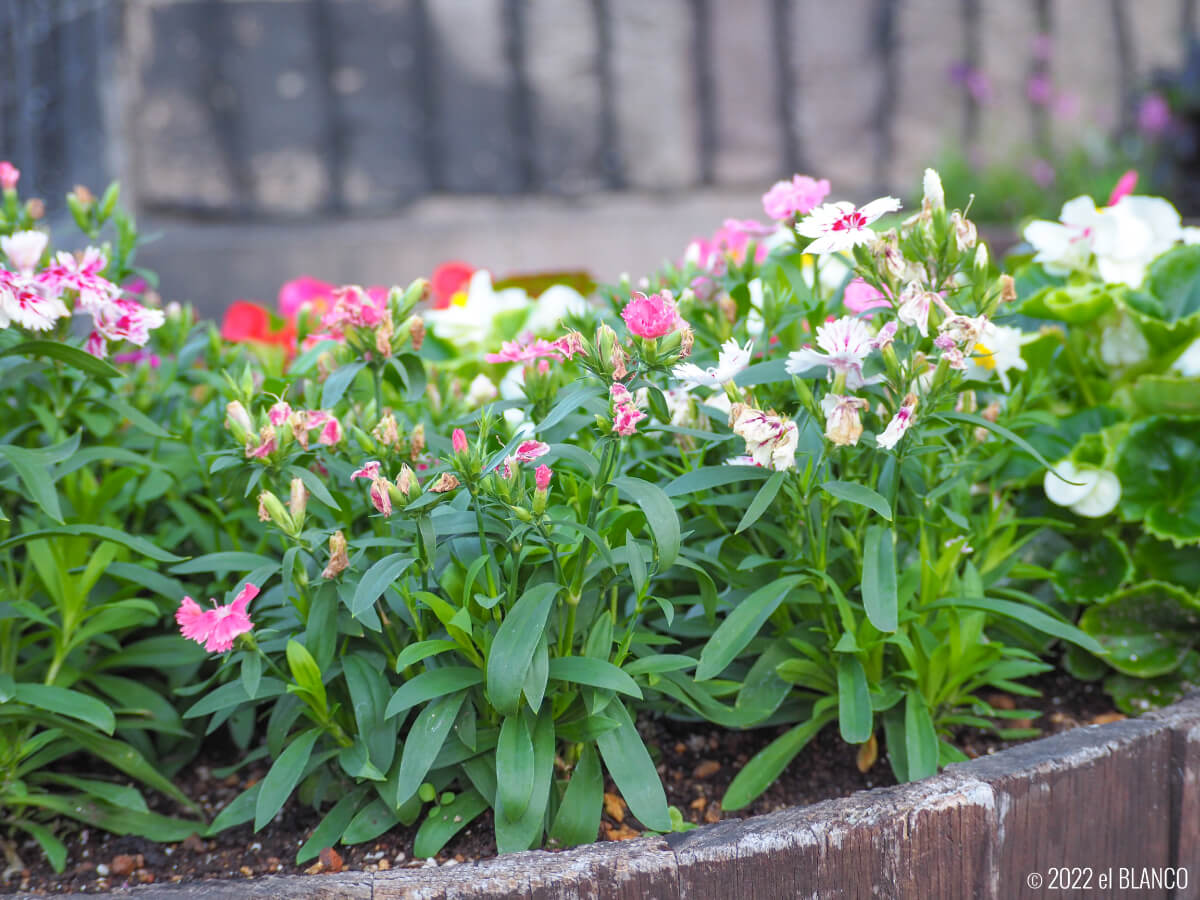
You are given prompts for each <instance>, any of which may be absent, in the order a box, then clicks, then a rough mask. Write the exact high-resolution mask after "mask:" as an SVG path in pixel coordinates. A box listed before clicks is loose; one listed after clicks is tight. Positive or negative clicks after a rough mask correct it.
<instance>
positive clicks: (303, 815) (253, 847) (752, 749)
mask: <svg viewBox="0 0 1200 900" xmlns="http://www.w3.org/2000/svg"><path fill="white" fill-rule="evenodd" d="M1030 685H1031V686H1032V687H1035V688H1037V689H1038V690H1040V691H1041V692H1042V696H1041V697H1038V698H1026V697H1008V696H1007V695H989V696H988V697H987V698H986V699H987V700H988V701H989V702H990V703H992V705H993V706H994V707H996V708H1014V707H1015V708H1016V709H1029V710H1036V711H1038V713H1040V715H1039V716H1038V717H1036V718H1033V719H1032V720H1031V721H1028V722H1026V721H1019V720H1018V721H1015V722H1014V721H1008V722H1005V723H1004V724H1005V726H1006V727H1026V726H1030V725H1031V726H1032V727H1034V728H1037V729H1039V730H1040V732H1041V736H1045V735H1049V734H1056V733H1058V732H1061V731H1067V730H1069V729H1071V728H1075V727H1077V726H1080V725H1089V724H1103V723H1104V722H1108V721H1114V720H1115V719H1119V718H1122V716H1120V714H1118V713H1115V712H1114V710H1113V705H1112V702H1111V701H1110V700H1109V699H1108V697H1107V696H1105V694H1104V692H1103V691H1102V690H1101V688H1100V686H1099V684H1094V683H1085V682H1079V681H1075V680H1074V679H1071V678H1070V677H1068V676H1066V675H1064V674H1062V673H1048V674H1046V675H1044V676H1041V677H1040V678H1037V679H1032V680H1031V681H1030ZM639 727H640V730H641V731H642V733H643V735H644V737H645V738H646V740H647V743H648V744H649V745H650V747H651V750H652V752H653V753H655V755H656V759H657V760H658V762H659V772H660V773H661V775H662V778H663V784H664V785H665V787H666V790H667V798H668V802H670V803H671V804H673V805H675V806H676V807H678V808H679V810H680V812H681V813H683V816H684V818H686V819H687V820H688V821H690V822H693V823H696V824H705V823H712V822H718V821H720V820H721V819H722V818H725V817H726V815H727V814H726V813H724V812H723V811H722V809H721V807H720V802H719V801H720V797H721V796H722V795H723V794H724V792H725V789H726V788H727V787H728V785H729V782H730V781H731V780H732V778H733V776H734V775H735V774H736V773H737V772H738V770H739V769H740V767H741V766H742V765H744V764H745V762H746V761H747V760H748V759H750V757H751V756H753V755H754V754H755V753H757V752H758V751H759V750H761V749H763V748H764V747H765V746H766V745H767V744H769V743H770V742H771V741H772V740H774V739H775V738H776V737H778V736H779V735H780V734H781V733H782V732H783V731H784V730H786V729H785V728H767V729H759V730H755V731H748V732H730V731H724V730H721V729H717V728H714V727H712V726H710V725H704V724H694V723H684V722H672V721H667V720H662V719H646V720H644V721H642V722H641V723H640V726H639ZM956 742H957V744H958V746H959V747H960V748H961V749H962V750H963V751H964V752H965V753H966V754H967V755H968V756H972V757H975V756H981V755H985V754H988V753H994V752H996V751H997V750H1000V749H1003V748H1004V747H1006V746H1010V745H1011V744H1012V743H1016V741H1004V740H1001V739H999V738H996V737H995V736H994V735H991V736H989V735H986V734H983V733H981V732H978V731H964V732H962V733H961V734H959V735H958V736H957V741H956ZM226 752H227V751H226ZM869 755H870V754H869V753H865V754H861V753H860V752H859V748H856V747H854V746H850V745H847V744H845V743H844V742H843V741H842V740H841V738H840V736H839V735H838V732H837V725H836V723H835V724H833V725H831V726H829V727H827V728H826V729H824V730H823V731H822V732H821V733H820V734H819V735H818V736H817V737H816V738H815V739H814V740H813V741H812V742H811V743H810V744H809V745H808V746H807V747H806V748H805V749H804V751H802V752H801V754H800V755H799V756H798V757H797V758H796V759H795V760H794V761H793V762H792V764H791V765H790V766H788V768H787V769H786V770H785V771H784V773H783V774H782V776H781V777H780V778H779V779H778V780H777V781H776V782H775V784H774V785H772V786H771V787H770V788H769V789H768V790H767V791H766V792H765V793H764V794H763V795H762V796H760V797H759V798H758V799H757V800H756V801H755V802H754V803H753V804H752V805H751V806H750V807H748V808H747V809H744V810H738V811H737V812H736V813H731V814H728V817H730V818H733V817H744V816H747V815H756V814H759V813H766V812H771V811H774V810H777V809H781V808H784V807H787V806H803V805H807V804H811V803H817V802H819V801H822V800H829V799H832V798H836V797H844V796H847V795H849V794H852V793H854V792H855V791H860V790H867V789H870V788H876V787H884V786H887V785H891V784H895V778H894V776H893V775H892V771H891V768H890V767H889V765H888V762H887V759H886V755H885V754H884V753H883V752H882V751H881V752H880V753H879V754H878V758H877V759H876V760H875V761H874V763H873V764H871V765H868V764H869V763H871V760H870V759H869ZM230 762H232V760H230V759H229V758H227V757H226V758H222V757H221V756H220V748H212V749H210V751H209V752H208V754H207V758H205V759H202V760H201V761H199V762H198V763H197V764H195V765H193V766H191V767H189V768H188V769H187V770H186V774H185V775H184V776H183V777H182V778H181V779H180V787H181V788H182V790H183V791H184V792H185V793H186V794H187V795H188V796H190V797H192V798H193V799H194V800H196V801H197V802H198V803H199V804H200V806H201V807H202V808H203V810H204V812H205V815H206V816H208V817H209V818H210V819H211V817H212V816H214V815H215V814H216V813H217V812H218V811H219V810H220V809H221V808H222V807H224V806H225V805H226V804H227V803H229V802H230V801H231V800H232V799H233V798H234V797H236V796H237V795H238V794H239V793H240V792H241V791H243V790H245V789H246V788H247V787H249V786H250V785H251V784H253V783H254V782H255V781H256V780H258V779H261V778H262V777H263V776H264V775H265V774H266V766H265V765H263V764H259V765H255V766H250V767H247V768H246V769H243V770H241V771H239V772H238V773H236V774H233V775H229V776H227V777H225V778H218V777H216V776H215V775H214V774H213V770H214V769H219V768H220V767H221V766H226V765H228V764H229V763H230ZM864 768H865V771H863V769H864ZM606 790H607V793H606V794H605V804H604V805H605V814H604V817H603V820H602V823H601V827H600V833H599V835H598V837H599V839H601V840H624V839H629V838H634V837H639V836H641V833H642V832H641V827H640V825H639V824H638V822H637V821H636V820H635V819H634V818H633V817H632V815H631V814H630V813H629V811H628V809H627V808H626V806H625V804H624V802H623V800H622V799H621V798H620V796H619V795H618V794H617V793H616V788H615V787H614V786H613V785H612V784H611V783H609V785H608V787H607V789H606ZM148 799H149V797H148ZM171 807H172V804H170V803H167V802H162V801H161V798H160V803H159V805H158V806H157V807H156V808H157V810H158V811H160V812H164V813H169V814H176V813H177V811H176V810H174V809H172V808H171ZM318 821H320V816H319V815H318V814H317V813H314V812H313V810H312V809H310V808H308V807H306V806H304V805H302V804H300V803H298V802H296V801H295V800H294V799H293V800H292V801H290V802H289V803H288V805H287V806H285V807H284V809H283V811H282V812H281V814H280V815H278V816H276V818H275V820H274V821H273V822H271V823H270V824H268V825H267V826H266V827H265V828H263V830H262V831H260V832H258V833H257V834H255V833H254V832H253V830H252V829H251V827H250V826H249V825H243V826H239V827H237V828H233V829H230V830H228V831H225V832H223V833H222V834H220V835H218V836H217V837H215V838H212V839H209V840H205V839H202V838H200V837H199V836H197V835H193V836H191V837H190V838H188V839H187V840H185V841H182V842H179V843H175V844H157V843H154V842H152V841H147V840H144V839H142V838H134V837H116V836H113V835H109V834H106V833H103V832H100V831H98V830H97V829H94V828H76V827H75V826H73V825H72V824H71V823H67V824H66V827H67V828H70V829H71V830H70V831H68V832H66V833H64V834H62V835H61V837H62V838H63V839H64V841H65V842H66V844H67V847H68V859H67V867H66V870H65V871H64V872H63V873H62V874H61V875H60V874H57V873H55V872H54V871H53V869H51V868H50V866H49V864H48V863H47V862H46V861H45V859H44V858H42V856H41V852H40V851H39V850H38V849H37V847H36V845H34V844H32V843H31V842H30V843H26V844H23V845H21V846H19V847H18V850H19V852H20V855H21V856H22V858H23V859H24V861H25V862H26V863H27V864H28V868H26V869H25V870H23V871H20V872H16V873H14V875H13V877H11V878H10V879H9V880H7V881H5V882H3V883H0V894H2V893H11V892H14V891H18V892H22V893H29V894H33V895H41V894H55V893H63V892H82V893H86V892H100V891H108V890H113V889H115V888H119V887H122V886H126V885H135V884H162V883H173V882H180V881H194V880H197V879H202V878H235V879H236V878H251V877H254V876H255V875H264V874H271V873H282V874H299V873H308V874H310V875H313V876H314V877H319V876H320V874H321V873H323V872H332V871H348V870H359V871H362V870H366V871H375V870H381V869H390V868H396V867H400V866H411V867H417V866H433V865H441V866H448V865H455V864H457V863H461V862H464V861H466V860H471V859H479V858H484V857H488V856H494V855H495V853H496V845H495V841H494V840H493V838H492V823H491V819H490V814H486V815H484V816H481V817H480V818H479V819H477V820H476V821H475V822H473V823H472V824H471V825H469V826H468V827H467V828H465V829H464V830H463V831H462V832H460V833H459V834H458V836H457V837H456V838H455V839H454V840H453V841H451V842H450V844H449V845H448V846H447V848H446V849H445V850H444V851H443V852H442V853H441V854H439V855H438V857H437V858H436V859H435V860H414V859H413V858H412V848H413V837H414V835H415V834H416V826H413V827H411V828H401V827H398V828H395V829H393V830H392V831H390V832H388V833H387V834H385V835H383V836H382V837H380V838H378V839H376V840H374V841H369V842H367V843H364V844H359V845H356V846H353V847H343V846H339V847H337V848H336V850H333V851H327V852H324V853H322V856H321V858H320V859H319V860H310V861H308V862H306V863H305V864H304V865H296V862H295V857H296V851H297V849H298V848H299V847H300V845H301V844H303V843H304V842H305V841H306V840H307V838H308V836H309V834H310V833H311V831H312V829H313V827H314V826H315V825H316V824H317V822H318ZM418 824H419V823H418ZM64 830H65V829H64Z"/></svg>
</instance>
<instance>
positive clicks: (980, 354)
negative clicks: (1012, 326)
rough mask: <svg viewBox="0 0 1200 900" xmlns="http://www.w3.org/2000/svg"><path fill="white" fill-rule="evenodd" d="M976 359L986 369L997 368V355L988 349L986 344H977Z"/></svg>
mask: <svg viewBox="0 0 1200 900" xmlns="http://www.w3.org/2000/svg"><path fill="white" fill-rule="evenodd" d="M975 357H976V360H977V361H978V363H979V364H980V365H981V366H983V367H984V368H985V369H994V368H996V355H995V354H994V353H993V352H992V351H991V350H990V349H988V346H987V345H986V344H980V343H978V342H976V344H975Z"/></svg>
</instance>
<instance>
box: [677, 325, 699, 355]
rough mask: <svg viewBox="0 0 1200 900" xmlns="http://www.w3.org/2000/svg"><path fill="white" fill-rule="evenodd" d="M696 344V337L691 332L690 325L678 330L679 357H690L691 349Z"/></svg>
mask: <svg viewBox="0 0 1200 900" xmlns="http://www.w3.org/2000/svg"><path fill="white" fill-rule="evenodd" d="M695 343H696V335H695V333H694V332H693V331H692V328H691V326H690V325H684V326H683V328H681V329H679V355H680V356H681V357H685V358H686V357H688V356H691V355H692V347H693V346H694V345H695Z"/></svg>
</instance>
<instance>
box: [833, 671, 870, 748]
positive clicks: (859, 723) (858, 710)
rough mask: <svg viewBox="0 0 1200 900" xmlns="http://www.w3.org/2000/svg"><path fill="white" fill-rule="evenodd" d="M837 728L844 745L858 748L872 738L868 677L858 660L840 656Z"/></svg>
mask: <svg viewBox="0 0 1200 900" xmlns="http://www.w3.org/2000/svg"><path fill="white" fill-rule="evenodd" d="M837 683H838V727H839V728H840V730H841V733H842V740H843V741H845V742H846V743H847V744H861V743H863V742H865V741H867V740H869V739H870V737H871V732H872V731H873V730H874V729H873V727H872V726H873V722H874V716H873V710H872V709H871V689H870V687H869V685H868V684H867V673H866V671H865V670H864V669H863V665H862V663H861V662H859V661H858V657H857V656H852V655H850V654H849V653H843V654H841V655H840V656H839V657H838V661H837Z"/></svg>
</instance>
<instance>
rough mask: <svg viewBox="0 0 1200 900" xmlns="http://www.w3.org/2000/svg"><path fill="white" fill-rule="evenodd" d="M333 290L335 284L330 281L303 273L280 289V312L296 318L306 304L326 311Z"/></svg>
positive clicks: (285, 315) (317, 309)
mask: <svg viewBox="0 0 1200 900" xmlns="http://www.w3.org/2000/svg"><path fill="white" fill-rule="evenodd" d="M333 292H334V286H333V285H332V284H330V283H329V282H327V281H321V280H320V279H318V278H313V277H311V276H309V275H301V276H300V277H299V278H293V279H292V280H291V281H288V282H286V283H284V285H283V287H281V288H280V289H279V312H280V313H281V314H283V316H284V317H286V318H288V319H294V318H295V317H296V314H297V313H299V312H300V310H301V309H303V308H305V307H306V306H307V307H310V308H312V309H315V310H316V311H317V312H324V311H325V309H326V307H327V306H328V305H329V301H330V299H331V298H332V297H333Z"/></svg>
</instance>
